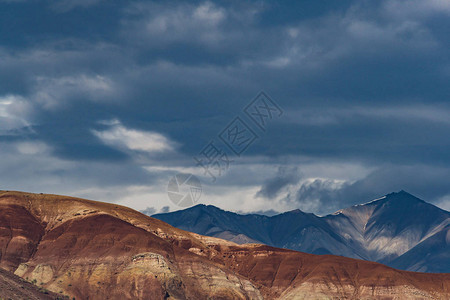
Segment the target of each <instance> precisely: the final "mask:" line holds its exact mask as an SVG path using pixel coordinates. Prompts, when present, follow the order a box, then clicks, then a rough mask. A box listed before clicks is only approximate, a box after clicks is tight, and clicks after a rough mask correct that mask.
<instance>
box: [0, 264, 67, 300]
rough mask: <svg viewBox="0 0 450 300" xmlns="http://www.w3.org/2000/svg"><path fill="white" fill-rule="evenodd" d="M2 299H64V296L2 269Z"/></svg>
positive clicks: (0, 280) (0, 289) (0, 296)
mask: <svg viewBox="0 0 450 300" xmlns="http://www.w3.org/2000/svg"><path fill="white" fill-rule="evenodd" d="M0 299H14V300H22V299H27V300H54V299H61V300H63V299H64V296H63V295H58V294H56V293H53V292H50V291H47V290H44V289H43V288H38V287H37V286H35V285H34V284H32V283H29V282H27V281H26V280H24V279H22V278H20V277H19V276H16V275H14V274H12V273H9V272H7V271H5V270H2V269H0ZM65 299H67V298H65Z"/></svg>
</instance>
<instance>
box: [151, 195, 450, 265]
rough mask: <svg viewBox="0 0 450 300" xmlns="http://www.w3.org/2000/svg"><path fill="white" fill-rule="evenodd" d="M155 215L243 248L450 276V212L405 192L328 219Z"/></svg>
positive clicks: (207, 212) (206, 210)
mask: <svg viewBox="0 0 450 300" xmlns="http://www.w3.org/2000/svg"><path fill="white" fill-rule="evenodd" d="M153 217H155V218H158V219H160V220H162V221H164V222H167V223H169V224H171V225H173V226H175V227H178V228H181V229H184V230H188V231H192V232H196V233H199V234H204V235H209V236H214V237H221V238H224V239H227V240H230V241H234V242H236V243H239V244H243V243H248V242H259V243H264V244H267V245H270V246H275V247H282V248H288V249H293V250H298V251H303V252H307V253H312V254H334V255H342V256H347V257H352V258H360V259H365V260H371V261H377V262H381V263H385V264H388V265H390V266H393V267H395V268H400V269H404V270H410V271H422V272H450V263H449V262H450V254H449V253H450V251H448V250H449V247H450V246H449V245H450V231H449V226H450V213H449V212H447V211H444V210H442V209H439V208H437V207H435V206H433V205H431V204H428V203H426V202H424V201H422V200H420V199H418V198H416V197H414V196H412V195H411V194H408V193H406V192H404V191H401V192H399V193H392V194H389V195H386V196H385V197H382V198H380V199H377V200H374V201H372V202H369V203H366V204H362V205H356V206H352V207H349V208H347V209H343V210H340V211H338V212H336V213H334V214H332V215H328V216H325V217H318V216H315V215H314V214H306V213H303V212H301V211H299V210H294V211H290V212H287V213H283V214H279V215H276V216H273V217H267V216H262V215H239V214H235V213H231V212H226V211H223V210H220V209H218V208H216V207H214V206H204V205H197V206H195V207H192V208H189V209H186V210H182V211H176V212H173V213H167V214H157V215H154V216H153Z"/></svg>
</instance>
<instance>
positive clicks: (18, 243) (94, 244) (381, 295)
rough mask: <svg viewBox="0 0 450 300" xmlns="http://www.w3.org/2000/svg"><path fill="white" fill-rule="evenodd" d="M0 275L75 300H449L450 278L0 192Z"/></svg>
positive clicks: (97, 206)
mask: <svg viewBox="0 0 450 300" xmlns="http://www.w3.org/2000/svg"><path fill="white" fill-rule="evenodd" d="M0 249H1V250H0V251H1V257H0V267H2V268H4V269H5V270H8V271H10V272H14V273H15V274H16V275H18V276H20V277H22V278H26V279H28V280H35V281H36V283H37V285H38V286H40V287H42V288H46V289H48V290H51V291H55V292H57V293H59V292H62V293H63V294H67V295H69V296H70V297H71V298H72V297H75V298H76V299H102V300H103V299H168V298H169V299H311V298H313V299H317V298H325V299H327V298H336V299H343V298H348V299H448V298H449V297H450V274H429V273H413V272H405V271H398V270H395V269H392V268H389V267H386V266H384V265H381V264H378V263H372V262H366V261H359V260H354V259H348V258H344V257H338V256H328V255H327V256H317V255H311V254H305V253H301V252H296V251H291V250H284V249H277V248H272V247H268V246H264V245H256V244H253V245H243V246H239V245H236V244H234V243H231V242H227V241H224V240H220V239H215V238H210V237H204V236H200V235H197V234H193V233H190V232H186V231H183V230H180V229H177V228H174V227H172V226H170V225H168V224H166V223H164V222H162V221H159V220H156V219H153V218H150V217H148V216H145V215H143V214H141V213H139V212H137V211H134V210H132V209H130V208H127V207H123V206H119V205H114V204H108V203H102V202H95V201H89V200H83V199H78V198H71V197H64V196H56V195H37V194H28V193H20V192H0Z"/></svg>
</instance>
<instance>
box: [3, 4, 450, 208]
mask: <svg viewBox="0 0 450 300" xmlns="http://www.w3.org/2000/svg"><path fill="white" fill-rule="evenodd" d="M449 17H450V1H449V0H429V1H421V0H410V1H404V0H381V1H365V0H363V1H361V0H359V1H347V0H343V1H334V0H328V1H327V0H320V1H220V2H213V1H186V2H183V1H163V2H161V1H155V2H152V1H114V0H112V1H101V0H61V1H57V2H56V1H41V0H36V1H27V0H0V154H1V155H0V171H1V172H0V189H2V190H20V191H28V192H37V193H41V192H42V193H52V194H64V195H71V196H77V197H82V198H88V199H94V200H100V201H106V202H112V203H118V204H122V205H126V206H129V207H132V208H134V209H138V210H144V211H145V212H147V213H149V214H151V213H157V212H165V211H173V210H177V209H180V207H179V206H177V205H175V204H174V203H173V202H172V201H171V200H170V199H169V197H168V194H167V188H168V183H169V181H170V179H171V178H173V176H175V175H176V174H178V173H182V174H193V175H194V176H196V177H197V178H198V179H199V180H200V182H201V184H202V194H201V198H200V199H197V200H198V203H203V204H211V205H215V206H218V207H220V208H222V209H226V210H231V211H237V212H245V213H248V212H260V213H273V212H274V211H276V212H283V211H287V210H292V209H301V210H303V211H306V212H313V213H316V214H319V215H324V214H328V213H332V212H334V211H336V210H338V209H340V208H344V207H348V206H351V205H354V204H359V203H364V202H368V201H370V200H372V199H375V198H378V197H381V196H383V195H385V194H388V193H391V192H396V191H400V190H405V191H407V192H409V193H412V194H413V195H415V196H417V197H419V198H421V199H423V200H425V201H427V202H430V203H433V204H435V205H437V206H439V207H441V208H443V209H447V210H448V209H450V182H449V179H450V151H449V149H450V138H449V137H450V101H449V100H450V98H449V97H450V84H449V82H450V81H449V79H450V50H449V49H450V18H449ZM264 104H265V105H266V106H264ZM254 109H259V110H258V111H256V110H254ZM255 112H259V115H258V114H255ZM252 113H253V114H252ZM252 117H253V118H252ZM258 122H259V123H258ZM261 122H264V124H263V126H259V125H261ZM242 132H243V134H244V135H241V133H242ZM233 133H235V135H233ZM238 133H239V135H238ZM245 134H247V136H245ZM231 139H233V140H231ZM212 146H214V148H213V147H212ZM235 146H236V147H238V149H237V148H234V147H235ZM212 149H214V150H215V151H216V152H215V154H216V155H215V156H214V157H213V156H212V154H214V153H213V152H211V151H212ZM206 154H209V155H210V156H206ZM212 158H214V159H215V160H212ZM217 158H219V160H217ZM208 159H209V160H208ZM211 161H214V162H216V163H217V164H216V165H214V166H215V168H210V167H212V166H213V165H206V163H205V162H211Z"/></svg>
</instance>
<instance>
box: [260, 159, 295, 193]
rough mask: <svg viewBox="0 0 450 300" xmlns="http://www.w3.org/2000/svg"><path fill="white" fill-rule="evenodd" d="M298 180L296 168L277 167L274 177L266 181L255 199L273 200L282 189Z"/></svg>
mask: <svg viewBox="0 0 450 300" xmlns="http://www.w3.org/2000/svg"><path fill="white" fill-rule="evenodd" d="M299 179H300V173H299V170H298V168H296V167H291V168H289V167H284V166H283V167H279V168H278V172H277V174H276V176H275V177H273V178H272V179H270V180H268V181H267V182H266V183H265V184H264V185H263V186H262V187H261V189H260V190H259V191H258V193H256V197H266V198H274V197H276V196H277V195H278V194H279V193H280V191H282V190H283V188H284V187H286V186H288V185H290V184H293V183H297V182H298V181H299Z"/></svg>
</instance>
